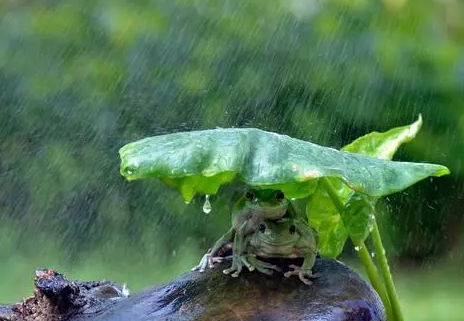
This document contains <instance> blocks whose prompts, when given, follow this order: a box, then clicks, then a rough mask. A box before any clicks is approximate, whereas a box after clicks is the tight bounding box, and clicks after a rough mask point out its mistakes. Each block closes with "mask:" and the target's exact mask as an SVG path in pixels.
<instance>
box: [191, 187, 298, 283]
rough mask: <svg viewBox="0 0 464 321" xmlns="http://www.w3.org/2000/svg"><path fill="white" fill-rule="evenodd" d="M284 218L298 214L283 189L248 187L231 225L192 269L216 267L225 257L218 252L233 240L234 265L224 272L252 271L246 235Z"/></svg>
mask: <svg viewBox="0 0 464 321" xmlns="http://www.w3.org/2000/svg"><path fill="white" fill-rule="evenodd" d="M283 217H289V218H293V217H297V214H296V211H295V209H294V207H293V205H292V204H291V202H290V200H288V199H287V198H286V197H285V194H284V193H283V192H282V191H281V190H275V189H254V188H251V189H248V190H247V191H246V193H245V194H244V195H243V196H241V197H240V198H239V199H238V201H237V202H236V203H235V205H234V207H233V209H232V219H231V223H232V227H231V228H230V229H229V230H228V231H227V232H226V233H224V234H223V235H222V236H221V237H220V238H219V239H218V240H217V241H216V242H215V243H214V245H213V247H212V248H210V249H209V250H208V252H207V253H206V254H205V255H204V256H203V257H202V259H201V260H200V263H199V264H198V265H197V266H195V267H193V268H192V270H195V271H199V272H204V271H205V270H206V268H207V267H208V268H214V266H215V263H220V262H222V261H223V258H222V257H220V256H218V253H219V252H220V251H221V249H222V248H223V247H224V246H225V245H227V244H228V243H230V242H232V240H233V243H232V265H231V267H230V268H228V269H225V270H223V273H224V274H230V275H231V276H232V277H238V276H239V275H240V273H241V271H242V269H243V267H244V266H245V267H247V268H248V270H250V271H253V270H255V269H256V267H255V266H254V264H253V262H255V261H254V260H253V259H252V260H251V262H250V260H249V256H247V255H245V254H244V249H245V237H246V236H247V235H250V234H252V233H254V232H255V230H256V228H257V227H258V226H259V224H260V223H261V222H262V221H264V220H275V219H280V218H283Z"/></svg>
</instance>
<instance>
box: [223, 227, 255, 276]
mask: <svg viewBox="0 0 464 321" xmlns="http://www.w3.org/2000/svg"><path fill="white" fill-rule="evenodd" d="M247 223H248V222H247V221H245V222H243V224H242V225H241V226H240V227H239V228H238V229H237V231H235V237H234V244H233V246H232V266H231V267H230V268H228V269H225V270H224V271H222V272H223V273H224V274H231V273H232V272H233V273H232V274H231V275H232V277H238V276H239V275H240V272H242V269H243V266H244V265H245V266H246V267H247V268H248V270H250V271H253V270H254V269H255V268H254V267H253V266H252V265H251V264H250V262H248V257H247V256H246V255H244V253H243V248H244V246H245V238H244V235H243V234H244V229H245V226H246V225H247Z"/></svg>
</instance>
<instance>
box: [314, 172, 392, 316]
mask: <svg viewBox="0 0 464 321" xmlns="http://www.w3.org/2000/svg"><path fill="white" fill-rule="evenodd" d="M320 183H321V184H322V186H323V187H324V189H325V190H326V191H327V193H328V194H329V196H330V198H331V200H332V202H333V204H334V205H335V207H336V208H337V210H338V212H339V213H340V216H341V218H342V221H343V216H344V213H345V205H344V204H343V202H342V201H341V199H340V197H339V196H338V194H337V192H336V191H335V189H334V188H333V186H332V183H330V181H329V180H328V179H327V178H325V177H322V178H320ZM351 240H352V242H353V244H354V245H355V246H356V247H357V249H358V251H357V252H358V256H359V259H360V260H361V262H362V263H363V265H364V268H365V269H366V272H367V275H368V277H369V280H370V281H371V284H372V286H373V287H374V289H375V290H376V291H377V293H378V294H379V296H380V299H381V300H382V302H383V305H384V306H385V311H386V313H387V319H388V320H389V321H394V320H395V314H394V313H393V310H392V307H391V305H390V300H389V298H388V295H387V292H386V291H385V288H384V286H383V284H382V280H381V279H380V276H379V273H378V271H377V268H376V267H375V264H374V262H373V261H372V258H371V256H370V255H369V251H368V250H367V248H366V245H365V244H364V242H359V241H357V240H355V239H353V238H351Z"/></svg>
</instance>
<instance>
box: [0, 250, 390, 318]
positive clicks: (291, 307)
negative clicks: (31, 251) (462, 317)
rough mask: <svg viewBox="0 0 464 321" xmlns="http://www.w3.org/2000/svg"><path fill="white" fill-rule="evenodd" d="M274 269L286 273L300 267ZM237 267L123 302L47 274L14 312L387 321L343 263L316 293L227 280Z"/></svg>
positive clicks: (246, 275) (252, 275) (287, 284)
mask: <svg viewBox="0 0 464 321" xmlns="http://www.w3.org/2000/svg"><path fill="white" fill-rule="evenodd" d="M274 263H278V264H281V265H283V266H285V265H287V264H289V263H292V264H294V263H295V261H291V262H290V261H285V260H279V261H274ZM298 263H299V262H298ZM229 264H230V262H225V263H223V264H222V265H220V266H218V267H216V268H215V269H214V270H209V271H207V272H204V273H199V272H190V273H187V274H185V275H183V276H181V277H179V278H178V279H176V280H173V281H172V282H170V283H168V284H165V285H160V286H156V287H151V288H148V289H146V290H144V291H141V292H138V293H135V294H133V295H131V296H130V297H129V298H124V296H121V293H122V292H121V287H120V286H117V285H114V284H112V283H103V282H71V281H68V280H66V278H64V277H63V276H62V275H61V274H59V273H56V272H54V271H51V270H46V271H48V272H46V273H45V275H48V276H47V277H46V278H44V277H42V281H41V282H37V279H36V287H37V289H36V291H35V295H34V297H32V298H29V299H26V300H24V301H23V302H22V303H20V304H18V305H16V306H15V308H14V309H13V310H14V311H15V317H18V318H17V319H13V320H51V321H52V320H63V321H64V320H68V321H89V320H92V321H117V320H128V321H142V320H154V321H158V320H159V321H190V320H196V321H235V320H237V321H238V320H241V321H277V320H278V321H287V320H288V321H290V320H292V321H306V320H321V321H322V320H324V321H326V320H346V321H355V320H359V321H370V320H373V321H384V320H386V317H385V313H384V309H383V306H382V304H381V301H380V299H379V297H378V295H377V293H376V292H375V291H374V290H373V289H372V288H371V287H370V285H368V284H367V283H366V282H365V281H364V280H363V279H362V278H361V277H360V276H359V275H358V274H356V273H355V272H354V271H352V270H351V269H350V268H348V267H347V266H345V265H344V264H342V263H340V262H338V261H335V260H323V259H317V261H316V265H315V268H314V272H319V273H321V274H322V276H320V277H319V278H317V279H314V280H313V284H312V285H310V286H307V285H304V284H303V283H302V282H301V281H300V280H299V279H298V278H297V277H291V278H290V279H286V278H284V277H283V275H282V274H281V273H276V274H275V275H273V276H268V275H264V274H261V273H258V272H246V271H245V272H243V273H242V275H241V276H240V277H239V278H232V277H230V276H228V275H224V274H223V273H222V270H223V269H224V268H226V267H228V265H229ZM28 300H30V302H28ZM26 307H27V308H26ZM34 309H35V310H34ZM40 309H43V311H41V310H40ZM0 312H1V310H0ZM31 312H34V313H35V314H31ZM0 315H1V314H0ZM0 320H1V319H0Z"/></svg>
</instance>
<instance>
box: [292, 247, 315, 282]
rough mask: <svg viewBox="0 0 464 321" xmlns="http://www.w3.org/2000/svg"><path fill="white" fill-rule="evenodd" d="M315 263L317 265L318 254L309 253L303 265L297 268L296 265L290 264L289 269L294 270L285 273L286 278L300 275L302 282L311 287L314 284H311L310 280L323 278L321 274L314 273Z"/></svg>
mask: <svg viewBox="0 0 464 321" xmlns="http://www.w3.org/2000/svg"><path fill="white" fill-rule="evenodd" d="M314 263H316V253H315V252H310V253H308V254H307V255H306V256H305V258H304V261H303V265H302V266H301V267H300V266H297V265H294V264H290V265H289V267H290V268H291V269H293V270H291V271H288V272H285V273H284V276H285V277H286V278H288V277H290V276H292V275H298V277H299V278H300V280H301V281H302V282H303V283H304V284H306V285H311V284H312V283H313V282H311V281H310V280H309V279H308V277H309V278H318V277H320V276H321V274H320V273H314V274H313V271H312V268H313V267H314Z"/></svg>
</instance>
